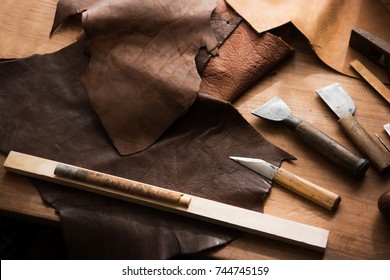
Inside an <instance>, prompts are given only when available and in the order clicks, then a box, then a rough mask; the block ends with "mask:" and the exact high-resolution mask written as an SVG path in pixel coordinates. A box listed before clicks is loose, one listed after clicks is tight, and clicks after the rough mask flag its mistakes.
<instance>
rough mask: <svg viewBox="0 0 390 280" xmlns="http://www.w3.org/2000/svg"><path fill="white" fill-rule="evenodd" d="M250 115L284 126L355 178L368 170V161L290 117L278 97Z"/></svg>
mask: <svg viewBox="0 0 390 280" xmlns="http://www.w3.org/2000/svg"><path fill="white" fill-rule="evenodd" d="M252 114H254V115H255V116H258V117H260V118H263V119H267V120H270V121H274V122H277V123H281V124H283V125H285V126H286V127H287V128H289V129H290V130H291V131H292V132H293V133H294V134H295V135H296V136H297V137H298V138H299V139H300V140H301V141H303V142H304V143H305V144H307V145H308V146H309V147H311V148H312V149H314V150H316V151H317V152H319V153H320V154H321V155H323V156H324V157H326V158H327V159H329V160H330V161H331V162H332V163H335V164H337V165H338V166H340V167H342V168H343V169H345V170H347V171H348V172H350V173H351V174H353V175H354V176H355V177H357V178H361V177H363V176H364V174H365V173H366V171H367V169H368V165H369V161H368V160H366V159H363V158H360V157H358V156H356V155H354V154H353V153H352V152H350V151H349V150H347V149H346V148H345V147H343V146H342V145H340V144H339V143H338V142H336V141H335V140H333V139H332V138H330V137H329V136H327V135H326V134H325V133H323V132H322V131H320V130H318V129H317V128H315V127H314V126H312V125H311V124H309V123H308V122H306V121H302V120H300V119H298V118H297V117H294V116H293V115H291V111H290V108H289V107H288V106H287V104H286V103H284V101H283V100H282V99H281V98H280V97H278V96H277V97H275V98H273V99H271V100H270V101H268V102H267V103H265V104H263V105H262V106H260V107H259V108H257V109H255V110H254V111H252Z"/></svg>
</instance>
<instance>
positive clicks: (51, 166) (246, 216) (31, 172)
mask: <svg viewBox="0 0 390 280" xmlns="http://www.w3.org/2000/svg"><path fill="white" fill-rule="evenodd" d="M59 165H64V164H63V163H59V162H56V161H52V160H47V159H43V158H39V157H35V156H31V155H27V154H22V153H18V152H10V154H9V155H8V157H7V159H6V161H5V162H4V168H5V169H6V170H7V171H11V172H15V173H19V174H22V175H26V176H30V177H34V178H38V179H41V180H46V181H50V182H54V183H57V184H61V185H65V186H70V187H75V188H78V189H81V190H85V191H90V192H94V193H98V194H101V195H106V196H110V197H114V198H118V199H122V200H126V201H129V202H132V203H136V204H141V205H145V206H149V207H152V208H156V209H160V210H163V211H168V212H172V213H175V214H179V215H183V216H187V217H190V218H194V219H198V220H202V221H206V222H210V223H214V224H217V225H221V226H225V227H229V228H233V229H237V230H240V231H243V232H247V233H251V234H254V235H258V236H263V237H267V238H271V239H275V240H279V241H283V242H288V243H291V244H295V245H298V246H302V247H306V248H310V249H313V250H317V251H324V250H325V249H326V246H327V241H328V236H329V231H328V230H325V229H321V228H317V227H313V226H309V225H305V224H301V223H297V222H294V221H289V220H285V219H281V218H278V217H274V216H270V215H266V214H262V213H259V212H256V211H252V210H247V209H243V208H240V207H235V206H232V205H228V204H224V203H220V202H216V201H212V200H208V199H204V198H201V197H196V196H189V195H187V194H183V195H184V196H186V197H187V196H188V197H190V201H189V203H188V206H185V207H184V206H183V205H180V204H177V205H175V204H172V203H167V202H166V201H163V200H159V199H152V198H150V197H142V196H135V195H133V194H129V193H127V192H125V191H123V190H118V189H112V188H107V187H102V186H99V185H94V184H90V183H86V182H82V181H76V180H72V179H68V178H64V177H60V176H57V175H55V174H54V172H55V169H56V168H57V167H58V166H59ZM66 166H69V167H70V168H77V169H79V170H87V171H90V172H95V171H92V170H88V169H83V168H79V167H75V166H72V165H66ZM106 175H107V176H110V175H108V174H103V173H100V176H106ZM121 179H122V180H125V179H123V178H121ZM139 184H143V183H139ZM148 186H149V187H150V188H152V187H153V186H150V185H148ZM156 188H157V187H156Z"/></svg>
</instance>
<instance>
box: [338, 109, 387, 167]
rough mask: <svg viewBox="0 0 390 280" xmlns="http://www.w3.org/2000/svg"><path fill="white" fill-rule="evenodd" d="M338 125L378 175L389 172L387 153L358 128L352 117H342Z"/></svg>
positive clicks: (362, 129) (365, 132)
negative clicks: (367, 159)
mask: <svg viewBox="0 0 390 280" xmlns="http://www.w3.org/2000/svg"><path fill="white" fill-rule="evenodd" d="M338 123H339V124H340V125H341V127H342V128H343V130H344V132H345V133H346V134H347V135H348V137H349V138H350V139H351V140H352V141H353V142H354V143H355V145H356V146H357V147H358V149H359V150H360V151H361V152H362V153H364V154H366V155H367V157H368V158H369V159H370V160H371V162H372V164H373V166H374V167H375V168H376V169H377V170H378V171H379V173H385V172H387V171H389V170H390V155H389V153H387V152H386V151H384V150H383V149H382V148H381V147H380V146H379V145H378V144H377V143H376V142H375V141H374V139H372V138H371V137H370V135H368V133H367V131H365V130H364V128H363V127H362V126H360V124H359V123H358V122H357V121H356V119H355V118H354V116H353V115H351V114H350V115H346V116H344V117H342V118H341V119H339V121H338Z"/></svg>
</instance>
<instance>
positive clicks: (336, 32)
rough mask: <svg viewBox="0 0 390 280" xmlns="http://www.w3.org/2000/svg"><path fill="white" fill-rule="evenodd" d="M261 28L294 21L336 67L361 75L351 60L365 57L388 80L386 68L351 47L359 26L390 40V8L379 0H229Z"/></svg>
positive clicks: (316, 49)
mask: <svg viewBox="0 0 390 280" xmlns="http://www.w3.org/2000/svg"><path fill="white" fill-rule="evenodd" d="M227 3H228V4H230V5H231V6H232V7H233V8H234V9H235V10H236V11H237V12H238V13H239V14H240V15H241V16H242V17H243V18H244V19H246V20H247V21H248V22H249V23H250V24H251V25H252V26H253V27H254V28H255V29H256V31H257V32H259V33H262V32H264V31H267V30H270V29H272V28H275V27H278V26H281V25H283V24H285V23H287V22H289V21H291V22H292V23H293V24H294V25H295V26H296V27H297V28H298V29H299V30H300V31H301V32H302V33H303V34H304V35H305V36H306V37H307V39H308V40H309V42H310V44H311V45H312V48H313V50H314V51H315V52H316V54H317V55H318V57H319V58H320V59H321V60H322V61H324V62H325V63H326V64H327V65H329V66H330V67H332V68H333V69H335V70H337V71H339V72H341V73H344V74H346V75H350V76H355V77H357V76H358V75H357V73H356V72H354V70H353V69H352V68H351V67H350V65H349V63H350V62H351V61H353V60H354V59H359V60H360V61H362V62H363V63H364V64H365V65H366V66H367V67H368V68H369V69H370V70H371V71H373V72H374V73H375V74H376V75H378V76H379V77H380V79H381V80H382V82H388V81H389V77H388V76H387V74H386V73H385V71H384V70H383V69H382V68H381V67H379V66H377V65H376V64H375V63H373V62H371V61H370V60H369V59H368V58H366V57H364V56H362V55H361V54H359V53H358V52H356V51H355V50H353V49H352V48H350V47H349V37H350V33H351V30H352V28H354V27H358V28H361V29H363V30H366V31H368V32H370V33H372V34H374V35H376V36H377V37H379V38H381V39H383V40H385V41H387V42H390V32H389V26H390V12H389V11H388V10H387V9H386V8H385V6H384V5H383V4H382V3H381V2H380V1H378V0H375V1H372V0H354V1H339V0H322V1H305V0H287V1H273V0H264V1H257V0H227Z"/></svg>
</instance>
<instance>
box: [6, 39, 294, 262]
mask: <svg viewBox="0 0 390 280" xmlns="http://www.w3.org/2000/svg"><path fill="white" fill-rule="evenodd" d="M84 44H85V42H78V43H76V44H75V45H72V46H69V47H67V48H65V49H63V50H61V51H60V52H57V53H54V54H48V55H42V56H33V57H30V58H25V59H19V60H13V61H8V62H7V61H6V62H2V63H0V139H1V141H0V149H1V150H2V151H4V152H6V153H8V152H9V151H10V150H16V151H20V152H25V153H29V154H33V155H36V156H41V157H45V158H49V159H53V160H57V161H61V162H66V163H70V164H74V165H78V166H82V167H86V168H90V169H94V170H98V171H101V172H106V173H109V174H114V175H118V176H122V177H125V178H130V179H133V180H138V181H142V182H145V183H149V184H153V185H157V186H160V187H165V188H168V189H173V190H178V191H181V192H185V193H189V194H194V195H197V196H201V197H206V198H209V199H213V200H217V201H222V202H225V203H229V204H233V205H236V206H239V207H244V208H249V209H255V210H261V207H262V199H263V197H264V196H265V195H266V194H267V192H268V190H269V188H270V184H269V182H267V181H265V180H263V179H262V178H261V177H260V176H259V175H258V174H256V173H254V172H252V171H250V170H249V169H247V168H245V167H243V166H241V165H239V164H237V163H236V162H234V161H232V160H230V159H229V155H240V156H248V157H261V158H264V159H266V160H269V161H270V162H272V163H274V164H275V165H279V164H280V162H281V160H283V159H284V158H291V157H290V156H289V155H288V154H287V153H285V152H283V151H282V150H280V149H279V148H277V147H275V146H274V145H272V144H271V143H269V142H268V141H266V140H265V139H264V138H263V137H262V136H261V135H259V134H258V133H257V132H256V131H255V130H254V129H253V128H252V127H251V126H250V124H249V123H247V122H246V121H245V119H243V117H242V116H241V115H240V113H239V112H237V110H236V109H235V108H234V107H233V106H232V105H231V104H229V103H226V102H223V101H221V100H217V99H214V98H211V97H207V96H205V95H199V96H198V98H197V100H196V101H195V103H194V104H193V106H191V108H190V109H189V110H188V111H187V113H186V114H185V115H184V116H183V117H181V118H179V119H178V120H177V121H176V122H175V123H174V125H172V126H171V127H170V128H169V129H168V130H167V131H166V132H165V133H164V135H163V136H162V137H161V138H160V139H159V141H157V142H156V143H155V144H154V145H152V146H151V147H149V148H148V149H146V150H144V151H142V152H139V153H137V154H134V155H129V156H120V155H119V154H118V153H117V152H116V150H115V148H114V147H113V146H112V143H111V141H110V139H109V138H108V136H107V134H106V132H105V130H104V128H103V127H102V125H101V123H100V121H99V119H98V117H97V115H96V114H95V112H94V110H93V109H92V108H91V106H90V103H89V100H88V97H87V94H86V92H85V89H84V87H83V86H82V84H81V83H80V80H79V75H80V74H81V73H82V72H83V70H84V68H85V67H86V66H87V64H88V57H86V56H84V55H83V54H82V52H83V49H84ZM10 108H12V110H10ZM34 184H35V185H36V186H37V188H38V190H39V191H40V193H41V195H42V197H43V199H44V201H45V202H47V203H48V204H50V205H51V206H52V207H54V208H55V209H56V210H57V211H58V213H59V214H60V215H61V222H62V228H63V232H64V236H65V240H66V244H67V250H68V253H69V257H70V258H82V259H160V258H169V257H172V256H175V255H177V254H189V253H195V252H199V251H201V250H204V249H207V248H210V247H214V246H219V245H222V244H225V243H226V242H228V241H230V240H232V239H233V238H235V237H237V236H238V235H239V234H238V233H237V232H234V231H231V230H227V229H226V228H220V227H218V226H212V225H210V224H205V223H202V222H197V221H194V220H191V219H188V218H183V217H179V216H175V215H172V214H166V213H164V212H161V211H158V210H153V209H149V208H146V207H142V206H138V205H133V204H130V203H125V202H121V201H119V200H114V199H110V198H106V197H101V196H98V195H94V194H90V193H86V192H82V191H78V190H73V189H69V188H66V187H60V186H58V185H55V184H51V183H43V182H41V181H36V180H34Z"/></svg>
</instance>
